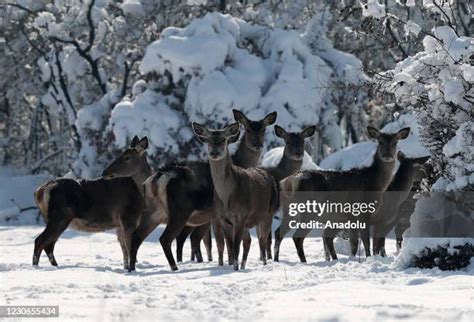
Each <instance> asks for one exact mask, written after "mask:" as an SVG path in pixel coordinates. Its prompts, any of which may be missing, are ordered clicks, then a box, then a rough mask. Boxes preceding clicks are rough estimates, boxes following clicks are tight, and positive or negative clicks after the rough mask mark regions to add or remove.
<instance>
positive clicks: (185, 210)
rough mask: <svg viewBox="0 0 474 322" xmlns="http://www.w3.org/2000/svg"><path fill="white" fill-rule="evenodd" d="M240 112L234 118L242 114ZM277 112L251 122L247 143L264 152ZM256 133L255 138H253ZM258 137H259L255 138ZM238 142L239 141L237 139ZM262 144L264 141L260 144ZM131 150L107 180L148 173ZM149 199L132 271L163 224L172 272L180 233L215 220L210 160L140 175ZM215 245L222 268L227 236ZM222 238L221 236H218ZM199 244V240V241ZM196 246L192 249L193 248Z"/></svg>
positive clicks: (136, 236) (133, 250)
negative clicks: (268, 129) (148, 240)
mask: <svg viewBox="0 0 474 322" xmlns="http://www.w3.org/2000/svg"><path fill="white" fill-rule="evenodd" d="M239 113H240V112H238V111H237V112H236V113H234V115H240V114H239ZM276 116H277V114H276V112H273V113H270V114H268V115H267V116H265V118H263V119H262V120H260V121H249V122H251V124H252V128H254V129H255V132H249V134H248V135H247V136H248V137H249V138H248V139H246V140H248V141H246V142H255V143H254V144H255V145H256V146H257V147H259V148H260V149H261V145H263V136H264V134H265V128H266V127H267V126H269V125H271V124H273V123H274V122H275V120H276ZM254 133H255V135H254ZM256 136H258V138H257V137H256ZM233 139H234V140H235V141H233V142H230V141H229V144H231V143H234V142H236V141H237V140H238V139H239V138H238V137H234V138H233ZM259 142H261V143H260V144H259ZM129 152H130V151H124V152H123V153H122V155H121V156H119V157H118V158H117V160H116V161H115V162H113V163H112V164H111V165H109V166H108V167H107V168H106V169H104V172H103V174H102V175H103V176H104V177H116V176H129V175H131V174H133V173H135V174H136V173H142V172H143V171H146V173H147V175H148V170H147V169H148V168H149V166H148V165H146V166H145V162H146V158H145V159H144V160H142V159H140V158H138V157H137V156H136V155H133V156H131V155H130V153H129ZM141 178H142V182H141V184H142V185H143V190H144V196H145V200H146V209H145V211H144V215H143V218H142V220H141V222H140V225H139V226H138V227H137V229H136V231H135V232H134V234H133V236H132V248H131V252H130V268H129V270H130V271H133V270H135V269H136V257H137V253H138V249H139V248H140V246H141V244H142V243H143V241H144V240H145V239H146V238H147V237H148V235H149V234H150V233H151V232H152V231H153V230H155V228H156V227H157V226H158V225H160V224H166V228H165V230H164V232H163V234H162V235H161V236H160V243H161V246H162V248H163V252H164V253H165V256H166V259H167V261H168V264H169V266H170V268H171V270H172V271H175V270H177V269H178V266H177V265H176V261H175V259H174V256H173V254H172V251H171V243H172V241H173V240H174V239H175V238H176V237H177V236H178V234H180V233H181V231H182V230H183V228H184V227H185V226H186V225H188V226H190V227H200V226H202V225H206V224H209V223H210V222H211V221H213V220H214V219H215V215H214V211H213V207H212V206H213V196H214V186H213V183H212V177H211V170H210V165H209V162H208V161H183V162H174V163H169V164H167V165H164V166H162V167H160V168H159V169H157V171H156V172H155V173H153V174H151V176H149V177H146V176H141ZM215 234H216V244H217V248H218V253H219V265H220V266H222V265H223V250H224V242H223V239H224V237H223V236H222V233H220V231H216V233H215ZM218 235H219V236H218ZM199 241H200V239H199ZM194 247H195V246H193V248H194Z"/></svg>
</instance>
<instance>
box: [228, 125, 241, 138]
mask: <svg viewBox="0 0 474 322" xmlns="http://www.w3.org/2000/svg"><path fill="white" fill-rule="evenodd" d="M239 134H240V124H239V123H238V122H236V123H232V124H231V125H229V126H228V127H226V128H225V136H226V137H227V138H229V139H231V140H232V139H233V138H234V137H235V136H236V137H237V139H238V138H239Z"/></svg>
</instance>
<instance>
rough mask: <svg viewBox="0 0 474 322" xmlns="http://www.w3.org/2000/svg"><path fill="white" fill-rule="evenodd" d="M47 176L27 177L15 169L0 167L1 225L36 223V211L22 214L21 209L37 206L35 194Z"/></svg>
mask: <svg viewBox="0 0 474 322" xmlns="http://www.w3.org/2000/svg"><path fill="white" fill-rule="evenodd" d="M48 179H50V177H49V176H47V175H27V174H25V173H24V172H23V171H21V170H18V169H13V168H2V167H0V224H2V223H5V222H7V221H8V222H9V224H17V223H29V224H32V223H35V222H36V215H37V213H38V212H37V211H36V210H29V211H26V212H23V213H20V208H28V207H31V206H35V202H34V199H33V193H34V191H35V189H36V187H38V186H39V185H40V184H42V183H43V182H45V181H47V180H48Z"/></svg>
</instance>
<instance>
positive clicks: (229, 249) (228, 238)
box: [224, 233, 234, 265]
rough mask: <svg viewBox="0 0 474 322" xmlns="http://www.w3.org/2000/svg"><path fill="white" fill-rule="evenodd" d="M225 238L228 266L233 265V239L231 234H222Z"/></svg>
mask: <svg viewBox="0 0 474 322" xmlns="http://www.w3.org/2000/svg"><path fill="white" fill-rule="evenodd" d="M224 237H225V245H226V248H227V260H228V263H229V265H234V246H233V245H234V239H233V236H232V233H229V234H226V233H224Z"/></svg>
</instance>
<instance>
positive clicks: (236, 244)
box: [232, 224, 245, 271]
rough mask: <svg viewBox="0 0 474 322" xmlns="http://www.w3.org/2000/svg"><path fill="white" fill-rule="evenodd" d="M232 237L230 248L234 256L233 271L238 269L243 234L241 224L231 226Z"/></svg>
mask: <svg viewBox="0 0 474 322" xmlns="http://www.w3.org/2000/svg"><path fill="white" fill-rule="evenodd" d="M233 228H234V229H233V230H234V231H233V238H232V249H233V257H234V271H238V270H239V253H240V244H241V243H242V237H243V235H244V230H245V229H244V227H243V224H240V225H234V226H233Z"/></svg>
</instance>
